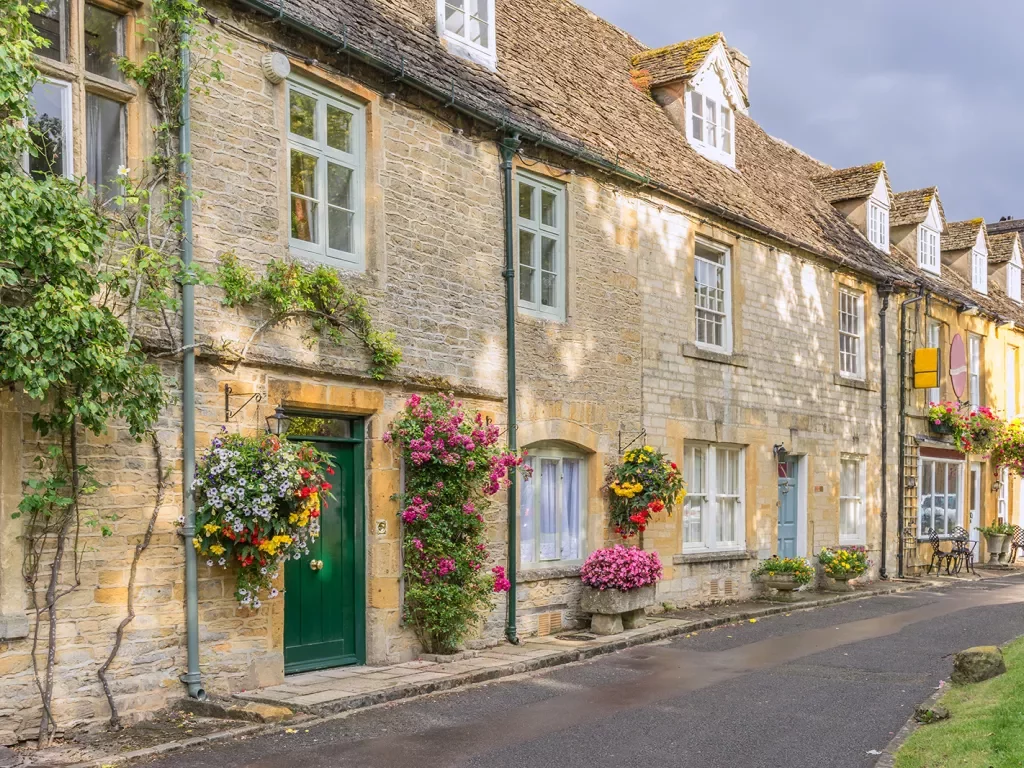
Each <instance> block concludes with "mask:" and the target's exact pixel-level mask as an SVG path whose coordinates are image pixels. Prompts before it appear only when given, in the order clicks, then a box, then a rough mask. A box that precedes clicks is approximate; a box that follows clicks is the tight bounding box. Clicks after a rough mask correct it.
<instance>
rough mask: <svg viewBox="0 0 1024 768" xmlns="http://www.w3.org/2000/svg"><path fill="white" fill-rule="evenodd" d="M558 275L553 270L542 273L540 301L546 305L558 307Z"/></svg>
mask: <svg viewBox="0 0 1024 768" xmlns="http://www.w3.org/2000/svg"><path fill="white" fill-rule="evenodd" d="M557 294H558V277H557V276H556V275H554V274H552V273H551V272H541V274H540V303H541V304H543V305H544V306H545V307H557V306H558V301H557Z"/></svg>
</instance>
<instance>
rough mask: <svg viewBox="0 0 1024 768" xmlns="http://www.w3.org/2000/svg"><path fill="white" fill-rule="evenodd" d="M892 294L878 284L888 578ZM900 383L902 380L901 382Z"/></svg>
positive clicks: (884, 575)
mask: <svg viewBox="0 0 1024 768" xmlns="http://www.w3.org/2000/svg"><path fill="white" fill-rule="evenodd" d="M891 294H892V286H891V285H888V284H882V285H880V286H878V295H879V296H880V297H881V299H882V307H881V309H880V310H879V312H878V322H879V325H880V326H881V330H880V331H879V355H880V362H881V366H880V367H881V369H882V375H881V389H882V393H881V403H880V406H881V410H882V435H881V438H882V467H881V470H882V472H881V475H882V478H881V485H882V509H881V514H880V515H879V517H880V518H881V522H882V558H881V559H882V564H881V566H880V567H879V569H878V575H879V577H880V578H882V579H888V578H889V572H888V569H887V568H886V567H885V563H886V555H887V550H888V521H889V485H888V482H887V474H888V473H887V470H888V465H889V383H888V376H887V375H886V374H887V372H888V363H887V362H886V338H885V337H886V312H887V310H888V309H889V296H890V295H891ZM901 383H902V382H901Z"/></svg>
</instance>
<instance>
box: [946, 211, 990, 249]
mask: <svg viewBox="0 0 1024 768" xmlns="http://www.w3.org/2000/svg"><path fill="white" fill-rule="evenodd" d="M984 227H985V220H984V219H968V220H967V221H950V222H947V223H946V232H945V234H944V235H943V236H942V250H944V251H963V250H966V249H968V248H973V247H974V244H975V242H977V240H978V229H979V228H982V229H983V228H984Z"/></svg>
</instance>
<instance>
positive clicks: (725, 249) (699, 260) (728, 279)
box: [693, 238, 732, 354]
mask: <svg viewBox="0 0 1024 768" xmlns="http://www.w3.org/2000/svg"><path fill="white" fill-rule="evenodd" d="M696 243H697V244H698V245H700V246H701V247H703V248H708V249H710V250H713V251H717V252H719V253H721V254H722V255H723V257H724V258H723V260H722V263H721V264H718V263H716V262H714V261H710V260H709V259H705V258H704V257H702V256H699V255H698V254H697V249H696V247H695V248H694V251H693V300H694V308H693V321H694V329H693V338H694V342H695V343H696V345H697V346H698V347H700V348H701V349H707V350H709V351H712V352H721V353H724V354H731V353H732V249H731V248H730V247H729V246H727V245H721V244H720V243H715V242H712V241H711V240H705V239H704V238H697V240H696ZM700 265H707V268H709V269H713V270H720V271H721V272H722V278H723V279H722V292H723V297H722V306H723V307H724V308H725V311H724V312H720V311H718V310H715V309H711V308H710V307H701V306H700V304H699V302H698V295H699V289H698V287H699V286H703V287H705V288H708V289H710V290H717V289H716V288H714V286H711V285H710V284H705V283H701V282H699V278H698V266H700ZM701 312H705V313H708V314H710V315H717V316H721V318H722V343H721V344H720V345H719V344H711V343H709V342H707V341H701V340H700V339H699V334H698V330H697V329H698V328H699V326H700V323H701V318H700V313H701Z"/></svg>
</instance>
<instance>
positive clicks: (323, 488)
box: [320, 483, 334, 491]
mask: <svg viewBox="0 0 1024 768" xmlns="http://www.w3.org/2000/svg"><path fill="white" fill-rule="evenodd" d="M333 487H334V486H333V485H331V484H330V483H320V490H321V491H329V490H331V488H333Z"/></svg>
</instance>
